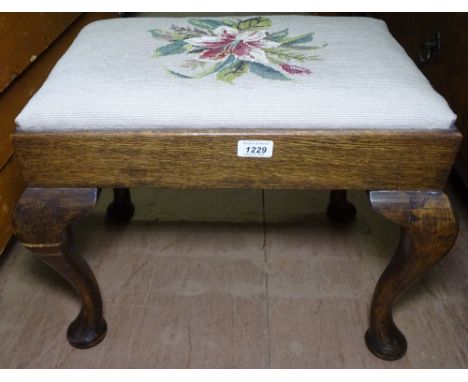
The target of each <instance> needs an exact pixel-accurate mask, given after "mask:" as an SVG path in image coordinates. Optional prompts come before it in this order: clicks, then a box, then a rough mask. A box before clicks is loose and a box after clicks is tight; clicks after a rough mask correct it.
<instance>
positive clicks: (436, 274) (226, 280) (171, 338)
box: [0, 190, 468, 368]
mask: <svg viewBox="0 0 468 382" xmlns="http://www.w3.org/2000/svg"><path fill="white" fill-rule="evenodd" d="M132 191H133V196H134V202H135V205H136V208H137V211H136V215H135V218H134V220H133V221H132V222H131V223H130V224H127V225H117V224H115V223H110V222H108V221H106V220H105V214H104V212H105V208H106V205H107V203H108V202H109V200H110V195H111V191H110V190H104V192H103V195H102V196H101V200H100V202H99V204H98V208H97V209H96V210H95V212H94V213H93V214H92V215H90V216H89V217H87V218H85V219H83V220H81V221H79V222H77V223H75V224H74V225H73V230H74V233H75V236H76V238H77V240H78V242H79V244H80V247H81V249H82V253H83V255H84V257H85V258H86V259H87V261H88V262H89V263H90V265H91V266H92V268H93V269H94V271H95V274H96V277H97V279H98V281H99V283H100V286H101V290H102V294H103V300H104V304H105V317H106V320H107V322H108V325H109V331H108V334H107V337H106V338H105V339H104V341H103V342H102V343H101V344H100V345H98V346H97V347H95V348H92V349H88V350H78V349H74V348H72V347H71V346H69V345H68V343H67V341H66V338H65V332H66V328H67V326H68V323H69V322H70V321H71V320H72V319H73V318H74V317H75V316H76V314H77V312H78V309H79V303H78V300H77V298H76V297H75V294H74V292H73V290H72V289H71V288H70V287H69V286H68V285H67V284H66V283H65V282H64V281H62V279H61V278H60V277H59V276H57V275H56V274H55V273H54V272H53V271H51V270H49V269H48V268H47V267H46V266H44V265H42V263H40V262H39V261H38V260H37V259H36V258H34V257H33V256H32V255H31V254H30V253H28V251H26V250H25V249H23V248H22V247H21V246H20V245H19V244H14V245H12V246H11V248H10V250H9V253H8V255H7V256H2V257H1V258H0V262H1V263H2V264H1V266H0V343H1V344H2V345H1V350H0V367H2V368H16V367H18V368H97V367H100V368H117V367H118V368H127V367H130V368H137V367H138V368H190V367H191V368H268V367H271V368H342V367H350V368H361V367H369V368H395V367H398V368H400V367H413V368H428V367H431V368H466V367H468V324H467V322H468V304H467V299H468V278H467V277H466V274H467V272H468V257H467V248H468V230H467V226H468V202H467V201H466V199H467V198H466V196H465V201H462V200H461V196H459V195H461V194H456V193H455V192H453V191H451V192H450V193H451V195H452V200H453V202H454V204H455V205H456V209H457V212H458V215H459V218H460V223H461V226H460V236H459V238H458V241H457V243H456V245H455V247H454V248H453V250H452V251H451V253H450V254H449V255H448V256H447V257H446V258H444V259H443V260H442V262H441V263H440V264H439V265H438V266H436V267H435V268H434V269H432V270H431V271H430V272H429V273H428V275H427V276H426V277H425V278H424V279H423V280H422V281H420V282H418V283H417V284H416V285H414V286H413V288H412V289H411V290H410V291H409V292H408V293H407V294H406V295H405V296H404V297H403V298H402V299H401V300H400V301H399V302H398V304H397V306H396V312H395V321H396V322H397V323H398V325H399V326H400V328H401V329H402V331H403V332H404V333H405V334H406V336H407V339H408V342H409V349H408V354H407V355H406V356H405V357H404V358H403V359H401V360H399V361H396V362H385V361H381V360H379V359H377V358H375V357H374V356H372V355H371V354H370V353H369V352H368V350H367V349H366V347H365V345H364V342H363V335H364V332H365V330H366V327H367V315H368V309H369V302H370V298H371V294H372V291H373V288H374V286H375V283H376V281H377V278H378V277H379V275H380V273H381V272H382V270H383V268H384V267H385V265H386V264H387V262H388V261H389V258H390V256H391V254H392V251H393V250H394V248H395V246H396V243H397V241H398V236H399V229H398V227H397V226H395V225H393V224H392V223H389V222H386V221H385V220H383V219H382V218H381V217H379V216H378V215H377V214H375V213H374V212H373V211H372V210H371V208H370V205H369V202H368V201H367V197H366V194H365V193H363V192H354V193H351V195H350V198H351V200H352V201H353V202H354V203H355V204H356V206H357V207H358V216H357V219H356V221H355V222H354V223H352V224H349V225H343V224H337V223H332V222H330V221H328V220H327V219H326V216H325V214H324V211H325V208H326V204H327V193H326V192H311V191H265V192H262V191H246V190H244V191H241V190H224V191H221V190H198V191H193V190H179V191H176V190H132ZM465 195H466V194H465ZM226 221H228V223H223V222H226ZM241 222H242V223H241Z"/></svg>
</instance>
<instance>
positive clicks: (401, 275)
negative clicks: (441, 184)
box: [365, 191, 458, 360]
mask: <svg viewBox="0 0 468 382" xmlns="http://www.w3.org/2000/svg"><path fill="white" fill-rule="evenodd" d="M370 201H371V204H372V207H373V208H374V209H375V210H376V211H377V212H379V213H380V214H381V215H383V216H384V217H385V218H387V219H388V220H390V221H392V222H395V223H397V224H399V225H400V226H401V228H402V234H401V238H400V243H399V245H398V248H397V251H396V253H395V255H394V256H393V258H392V260H391V261H390V264H389V265H388V266H387V268H386V269H385V271H384V272H383V274H382V276H381V277H380V279H379V281H378V283H377V286H376V289H375V292H374V297H373V299H372V305H371V312H370V327H369V329H368V330H367V332H366V336H365V339H366V344H367V347H368V348H369V350H370V351H371V352H372V353H373V354H374V355H376V356H377V357H380V358H382V359H385V360H396V359H399V358H401V357H402V356H403V355H404V354H405V352H406V348H407V343H406V339H405V337H404V335H403V334H402V333H401V332H400V330H399V329H398V327H397V326H396V325H395V323H394V322H393V317H392V307H393V304H394V302H395V300H396V299H397V298H398V297H399V296H401V294H402V293H403V292H405V290H406V289H407V288H408V287H409V286H410V285H411V284H412V283H414V282H415V281H416V280H418V279H419V278H420V277H421V276H423V275H424V273H425V272H426V271H427V270H428V269H429V268H430V267H432V266H433V265H435V264H437V263H438V262H439V261H440V260H441V259H442V257H443V256H444V255H445V254H446V253H447V252H448V251H449V250H450V249H451V248H452V246H453V244H454V243H455V240H456V238H457V234H458V224H457V220H456V218H455V215H454V213H453V210H452V207H451V205H450V201H449V199H448V197H447V195H446V194H445V193H444V192H442V191H436V192H431V191H427V192H425V191H424V192H422V191H421V192H418V191H415V192H397V191H372V192H370Z"/></svg>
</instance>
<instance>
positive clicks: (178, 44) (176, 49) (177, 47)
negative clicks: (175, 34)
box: [153, 40, 191, 57]
mask: <svg viewBox="0 0 468 382" xmlns="http://www.w3.org/2000/svg"><path fill="white" fill-rule="evenodd" d="M190 46H191V45H190V44H187V43H186V42H185V41H183V40H180V41H174V42H171V43H170V44H168V45H164V46H161V47H159V48H158V49H156V50H155V51H154V53H153V57H161V56H169V55H170V54H179V53H184V52H186V49H187V48H189V47H190Z"/></svg>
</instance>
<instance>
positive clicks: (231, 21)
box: [220, 18, 239, 29]
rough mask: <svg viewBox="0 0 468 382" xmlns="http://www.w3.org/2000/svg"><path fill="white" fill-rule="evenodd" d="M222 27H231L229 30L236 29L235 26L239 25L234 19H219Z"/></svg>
mask: <svg viewBox="0 0 468 382" xmlns="http://www.w3.org/2000/svg"><path fill="white" fill-rule="evenodd" d="M220 21H221V22H222V23H223V25H226V26H228V27H231V28H234V29H237V24H239V20H236V19H227V18H226V19H221V20H220Z"/></svg>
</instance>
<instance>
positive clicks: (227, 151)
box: [15, 129, 461, 190]
mask: <svg viewBox="0 0 468 382" xmlns="http://www.w3.org/2000/svg"><path fill="white" fill-rule="evenodd" d="M240 139H252V140H258V139H269V140H273V141H274V149H273V156H272V158H261V159H260V158H239V157H237V151H236V150H237V141H238V140H240ZM460 139H461V136H460V134H459V133H458V132H457V131H456V130H455V129H450V130H447V131H424V132H417V131H389V130H386V131H385V130H379V131H362V130H361V131H359V130H327V131H319V130H308V131H285V130H281V131H278V130H276V131H275V130H256V131H248V130H224V129H219V130H216V131H197V130H190V131H183V130H182V131H179V130H177V131H139V132H112V131H97V132H63V133H61V132H58V133H52V132H51V133H19V134H17V135H16V137H15V147H16V151H17V155H18V157H19V158H20V161H21V164H22V168H23V172H24V176H25V179H26V181H27V183H28V185H29V186H31V187H35V186H38V187H88V186H89V187H91V186H92V187H103V186H111V187H132V186H142V187H202V188H204V187H213V188H299V189H300V188H315V189H393V190H400V189H431V188H436V189H441V188H443V186H444V185H445V182H446V180H447V176H448V174H449V172H450V169H451V166H452V163H453V161H454V158H455V155H456V152H457V149H458V146H459V142H460Z"/></svg>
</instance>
